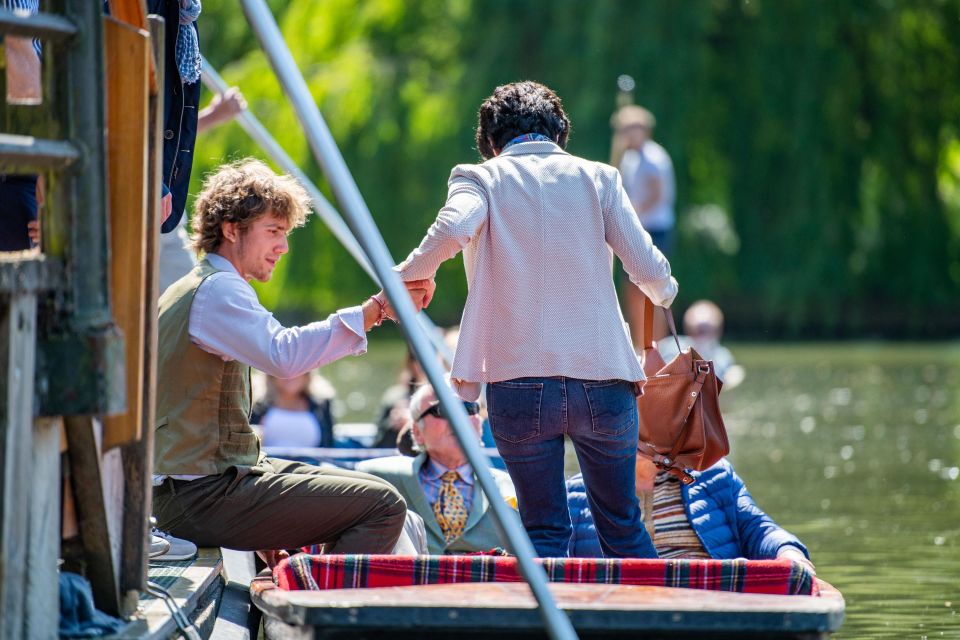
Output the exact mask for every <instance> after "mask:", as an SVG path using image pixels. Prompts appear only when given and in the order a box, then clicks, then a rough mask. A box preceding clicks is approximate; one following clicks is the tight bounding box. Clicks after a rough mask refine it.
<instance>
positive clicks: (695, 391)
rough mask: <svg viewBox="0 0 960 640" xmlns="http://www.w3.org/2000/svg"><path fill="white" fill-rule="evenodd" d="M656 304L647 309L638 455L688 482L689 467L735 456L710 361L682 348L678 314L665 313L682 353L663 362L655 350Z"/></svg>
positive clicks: (719, 384)
mask: <svg viewBox="0 0 960 640" xmlns="http://www.w3.org/2000/svg"><path fill="white" fill-rule="evenodd" d="M653 306H654V305H653V303H652V302H651V301H650V299H649V298H647V299H646V300H645V301H644V309H643V316H644V317H643V369H644V373H646V374H647V381H646V383H645V384H644V386H643V394H642V395H641V396H640V397H638V398H637V407H638V408H639V413H640V441H639V443H638V445H637V452H638V453H640V454H641V455H643V456H645V457H647V458H649V459H650V460H652V461H653V462H654V464H656V465H657V466H658V467H659V468H660V469H663V470H664V471H669V472H670V473H672V474H673V475H675V476H677V477H678V478H680V480H682V481H683V483H684V484H690V483H692V482H693V476H691V475H690V474H689V473H687V471H686V470H687V469H695V470H697V471H703V470H704V469H707V468H708V467H710V466H711V465H713V464H714V463H716V462H717V461H718V460H720V458H722V457H723V456H725V455H727V454H728V453H729V452H730V443H729V442H728V441H727V430H726V427H724V426H723V416H722V415H720V398H719V395H720V389H721V387H722V386H723V383H722V382H721V381H720V380H719V379H718V378H717V374H716V373H715V371H714V368H713V362H712V361H711V360H704V359H703V358H702V357H700V354H699V353H697V352H696V351H695V350H694V349H693V347H690V348H689V349H687V350H686V351H681V350H680V339H679V338H678V337H677V327H676V324H675V323H674V321H673V312H672V311H670V310H669V309H663V313H664V316H665V317H666V320H667V325H668V326H669V327H670V331H671V332H672V333H673V339H674V340H676V342H677V350H678V351H679V353H678V354H677V356H676V357H675V358H674V359H673V360H671V361H670V362H669V363H664V361H663V358H662V357H661V356H660V353H659V352H658V351H657V349H656V348H655V347H654V346H653V311H654V309H653Z"/></svg>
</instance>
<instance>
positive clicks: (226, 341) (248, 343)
mask: <svg viewBox="0 0 960 640" xmlns="http://www.w3.org/2000/svg"><path fill="white" fill-rule="evenodd" d="M189 322H190V326H189V331H190V338H191V339H192V340H193V342H194V343H195V344H196V345H197V346H198V347H200V348H201V349H203V350H204V351H207V352H208V353H212V354H214V355H217V356H220V357H221V358H223V359H224V360H238V361H240V362H243V363H245V364H248V365H250V366H252V367H254V368H256V369H259V370H261V371H263V372H264V373H267V374H269V375H272V376H276V377H278V378H292V377H294V376H298V375H300V374H302V373H305V372H307V371H310V370H311V369H315V368H317V367H320V366H323V365H325V364H328V363H330V362H333V361H335V360H339V359H340V358H343V357H344V356H348V355H360V354H363V353H365V352H366V350H367V338H366V333H365V332H364V330H363V312H362V311H361V309H360V307H351V308H349V309H343V310H341V311H338V312H337V313H334V314H331V315H330V316H329V317H328V318H327V319H326V320H322V321H319V322H311V323H310V324H307V325H304V326H300V327H284V326H283V325H281V324H280V323H279V322H278V321H277V319H276V318H274V317H273V314H272V313H270V312H269V311H268V310H267V309H266V308H264V306H263V305H261V304H260V301H259V300H258V299H257V295H256V292H255V291H254V290H253V288H252V287H251V286H250V285H249V284H248V283H247V282H245V281H244V280H243V279H242V278H240V276H239V275H237V274H235V273H229V272H220V273H216V274H214V275H212V276H210V277H209V278H207V279H206V280H205V281H204V282H203V283H202V284H201V285H200V288H199V289H198V290H197V293H196V295H195V297H194V301H193V305H192V306H191V308H190V321H189Z"/></svg>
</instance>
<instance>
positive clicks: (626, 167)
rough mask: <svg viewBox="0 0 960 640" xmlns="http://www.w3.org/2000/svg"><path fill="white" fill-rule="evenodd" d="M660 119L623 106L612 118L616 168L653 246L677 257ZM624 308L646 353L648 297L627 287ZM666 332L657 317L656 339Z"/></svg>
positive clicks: (672, 192)
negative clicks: (656, 132) (658, 135)
mask: <svg viewBox="0 0 960 640" xmlns="http://www.w3.org/2000/svg"><path fill="white" fill-rule="evenodd" d="M654 126H656V119H655V118H654V117H653V114H652V113H650V112H649V111H647V110H646V109H644V108H643V107H638V106H636V105H632V104H631V105H626V106H624V107H621V108H620V109H619V110H618V111H617V112H616V113H615V114H614V116H613V128H614V145H613V146H614V151H613V156H614V157H613V158H612V160H613V163H614V165H615V166H617V167H618V168H619V170H620V175H621V176H622V177H623V187H624V189H626V190H627V194H628V195H629V196H630V203H631V204H633V208H634V210H635V211H636V213H637V218H638V219H639V220H640V224H641V225H643V228H644V229H645V230H646V231H647V233H649V234H650V238H651V239H652V240H653V244H654V246H656V247H657V248H658V249H660V251H661V252H662V253H663V254H664V255H665V256H667V257H668V258H669V257H671V256H672V254H673V244H674V224H675V215H674V211H673V205H674V199H675V196H676V181H675V179H674V174H673V162H671V160H670V156H669V154H667V151H666V149H664V148H663V147H662V146H660V145H659V144H657V143H656V142H655V141H654V140H653V138H652V136H653V128H654ZM624 308H625V309H626V312H627V320H628V321H629V323H630V332H631V334H632V335H633V343H634V345H636V346H637V347H638V348H642V347H641V345H640V343H641V341H642V339H643V334H642V333H641V331H642V329H643V297H642V296H641V295H640V291H639V290H638V289H637V288H636V287H631V286H629V283H627V286H626V287H625V288H624ZM666 332H667V327H666V323H665V322H664V319H663V317H662V316H661V315H660V314H656V315H655V316H654V338H655V339H656V338H660V337H662V336H664V335H665V334H666Z"/></svg>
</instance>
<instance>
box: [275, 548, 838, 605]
mask: <svg viewBox="0 0 960 640" xmlns="http://www.w3.org/2000/svg"><path fill="white" fill-rule="evenodd" d="M537 562H538V563H540V564H542V565H543V567H544V569H545V570H546V572H547V578H548V579H549V580H550V581H551V582H575V583H591V584H623V585H642V586H655V587H682V588H688V589H706V590H711V591H734V592H738V593H765V594H772V595H819V591H818V588H817V583H816V580H815V579H814V577H813V574H811V573H810V571H809V570H808V569H807V568H806V567H804V566H803V565H801V564H799V563H794V562H791V561H789V560H744V559H737V560H641V559H607V558H546V559H544V560H537ZM273 579H274V582H275V583H276V584H277V586H278V587H279V588H281V589H285V590H291V591H294V590H323V589H358V588H372V587H407V586H414V585H425V584H452V583H463V582H522V581H523V577H522V576H521V574H520V571H519V567H518V564H517V559H516V558H515V557H503V556H491V555H465V556H392V555H321V556H316V555H308V554H304V553H298V554H296V555H294V556H292V557H290V558H288V559H285V560H283V561H282V562H280V564H278V565H277V566H276V568H275V569H274V570H273Z"/></svg>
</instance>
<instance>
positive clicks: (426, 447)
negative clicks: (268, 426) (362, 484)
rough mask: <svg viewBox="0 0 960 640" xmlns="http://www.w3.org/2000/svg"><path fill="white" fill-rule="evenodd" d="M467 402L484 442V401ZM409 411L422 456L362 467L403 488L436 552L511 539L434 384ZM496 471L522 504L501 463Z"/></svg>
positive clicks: (507, 495) (506, 492) (505, 492)
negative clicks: (505, 534) (502, 530)
mask: <svg viewBox="0 0 960 640" xmlns="http://www.w3.org/2000/svg"><path fill="white" fill-rule="evenodd" d="M463 404H464V408H465V409H466V410H467V415H468V416H469V419H470V426H471V427H473V429H474V435H475V436H476V439H477V442H479V441H480V433H481V429H482V421H481V419H480V416H479V413H480V406H479V405H478V404H477V403H476V402H464V403H463ZM408 415H409V418H408V419H409V420H410V424H411V434H412V436H413V440H414V443H415V448H416V457H413V458H410V457H407V456H403V455H401V456H392V457H388V458H374V459H372V460H364V461H363V462H361V463H359V464H358V465H357V471H363V472H365V473H370V474H373V475H375V476H377V477H379V478H383V479H384V480H386V481H387V482H389V483H390V484H392V485H393V486H395V487H396V488H397V490H398V491H400V495H402V496H403V499H404V500H405V501H406V503H407V508H408V509H410V510H411V511H414V512H416V513H418V514H419V515H420V516H421V517H422V518H423V519H424V521H425V524H426V529H427V543H428V548H429V550H430V553H434V554H443V553H473V552H477V551H489V550H490V549H492V548H494V547H504V546H505V545H506V541H504V540H501V538H500V535H499V534H498V533H497V527H496V524H495V523H494V518H493V515H492V512H491V510H490V504H489V502H488V501H487V497H486V496H485V495H484V494H483V491H482V490H481V489H480V487H479V485H478V484H477V476H476V473H474V471H473V467H471V466H470V463H469V462H467V457H466V455H465V454H464V453H463V450H462V449H461V448H460V444H459V442H458V441H457V438H456V436H455V435H454V433H453V428H452V427H451V426H450V423H449V422H448V421H447V417H446V415H444V412H443V408H442V407H441V406H440V403H439V401H438V400H437V396H436V393H435V392H434V390H433V387H431V386H430V385H424V386H421V387H420V388H419V389H417V391H416V392H415V393H414V394H413V397H412V398H410V410H409V414H408ZM490 472H491V473H492V474H493V478H494V480H496V482H497V486H498V487H499V489H500V493H501V495H502V497H503V499H504V500H507V501H508V502H509V503H510V504H511V506H513V507H516V492H515V491H514V488H513V483H512V482H511V481H510V476H509V475H507V473H506V472H504V471H500V470H498V469H490ZM510 513H511V514H513V513H515V512H513V511H511V512H510ZM517 524H518V525H519V524H520V522H519V521H517ZM508 550H509V549H508Z"/></svg>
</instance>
